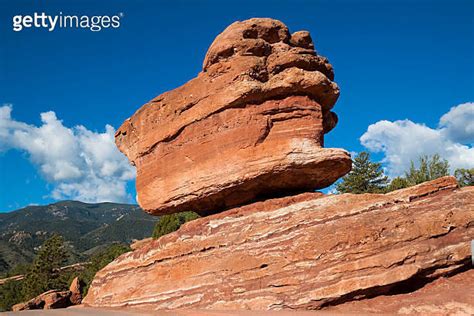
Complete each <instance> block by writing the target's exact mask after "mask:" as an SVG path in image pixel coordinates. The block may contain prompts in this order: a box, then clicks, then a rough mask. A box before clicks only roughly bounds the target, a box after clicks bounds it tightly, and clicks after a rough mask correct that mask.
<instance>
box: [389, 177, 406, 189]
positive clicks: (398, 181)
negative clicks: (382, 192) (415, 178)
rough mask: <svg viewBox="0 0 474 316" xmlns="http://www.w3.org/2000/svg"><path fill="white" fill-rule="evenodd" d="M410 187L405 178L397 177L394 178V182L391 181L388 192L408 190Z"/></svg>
mask: <svg viewBox="0 0 474 316" xmlns="http://www.w3.org/2000/svg"><path fill="white" fill-rule="evenodd" d="M408 186H409V185H408V181H407V179H405V178H403V177H396V178H393V179H392V181H390V184H389V185H388V186H387V189H386V192H391V191H395V190H400V189H403V188H407V187H408Z"/></svg>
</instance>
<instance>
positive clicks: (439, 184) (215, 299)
mask: <svg viewBox="0 0 474 316" xmlns="http://www.w3.org/2000/svg"><path fill="white" fill-rule="evenodd" d="M473 224H474V187H466V188H462V189H459V188H458V187H457V183H456V181H455V179H454V178H452V177H445V178H441V179H438V180H435V181H431V182H427V183H424V184H421V185H418V186H415V187H411V188H408V189H403V190H399V191H395V192H392V193H389V194H361V195H353V194H342V195H329V196H324V195H322V194H320V193H306V194H302V195H297V196H293V197H285V198H280V199H271V200H267V201H264V202H259V203H254V204H251V205H247V206H244V207H241V208H236V209H232V210H229V211H226V212H223V213H220V214H215V215H211V216H208V217H205V218H201V219H198V220H195V221H192V222H189V223H187V224H185V225H184V226H183V227H182V228H181V229H180V230H178V231H177V232H175V233H172V234H169V235H166V236H163V237H162V238H160V239H158V240H154V241H150V242H149V243H147V244H145V245H142V246H141V247H139V248H138V249H136V250H135V251H133V252H129V253H126V254H124V255H122V256H120V257H119V258H118V259H117V260H115V261H114V262H112V263H111V264H109V265H108V266H106V267H105V268H104V269H103V270H101V271H100V272H98V273H97V275H96V277H95V279H94V281H93V282H92V286H91V288H90V289H89V292H88V295H87V297H86V298H85V299H84V301H83V302H84V303H85V304H86V305H89V306H93V307H133V308H144V309H153V310H155V309H156V310H160V309H177V308H194V309H216V310H222V309H253V310H279V309H292V310H293V309H298V310H305V309H321V308H324V307H328V306H333V305H338V304H341V303H346V302H350V301H354V300H361V299H364V298H370V297H373V296H377V295H380V294H390V293H391V291H392V292H393V291H399V290H400V287H402V288H403V287H406V286H409V285H413V284H424V283H426V282H429V281H432V280H434V279H436V278H439V277H441V276H443V275H448V274H452V273H455V272H457V271H459V270H462V269H466V267H467V266H469V265H470V264H471V253H470V240H471V239H472V236H474V225H473Z"/></svg>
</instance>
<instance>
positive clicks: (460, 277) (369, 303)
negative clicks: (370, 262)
mask: <svg viewBox="0 0 474 316" xmlns="http://www.w3.org/2000/svg"><path fill="white" fill-rule="evenodd" d="M473 285H474V269H470V270H468V271H465V272H461V273H458V274H456V275H454V276H452V277H449V278H444V277H442V278H439V279H437V280H435V281H433V282H431V283H428V284H426V285H425V286H423V287H421V288H419V289H417V290H415V291H413V292H409V293H403V294H397V295H381V296H377V297H374V298H371V299H367V300H360V301H353V302H348V303H346V304H341V305H337V306H334V307H331V308H329V309H328V310H329V311H331V312H334V313H336V314H337V313H354V312H357V313H358V314H359V313H363V314H377V315H380V314H390V315H392V314H399V315H430V316H444V315H466V316H467V315H474V289H473ZM401 290H403V289H401Z"/></svg>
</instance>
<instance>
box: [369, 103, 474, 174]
mask: <svg viewBox="0 0 474 316" xmlns="http://www.w3.org/2000/svg"><path fill="white" fill-rule="evenodd" d="M473 111H474V103H464V104H461V105H459V106H457V107H453V108H451V110H450V111H449V112H448V113H446V114H444V115H443V116H442V117H441V119H440V123H439V127H438V128H430V127H428V126H426V125H424V124H419V123H414V122H412V121H410V120H403V121H395V122H390V121H379V122H377V123H375V124H372V125H370V126H369V127H368V129H367V132H365V133H364V134H363V135H362V136H361V138H360V141H361V143H362V145H363V146H365V147H366V148H367V149H369V150H370V151H372V152H382V153H384V155H385V158H384V159H383V162H384V163H385V164H386V168H387V169H386V170H387V172H388V174H389V175H390V176H392V177H394V176H398V175H401V174H403V173H404V172H405V171H406V170H407V169H408V168H409V166H410V162H411V161H412V160H413V161H415V162H416V161H418V158H419V156H420V155H433V154H436V153H438V154H439V155H440V156H441V157H443V158H444V159H447V160H448V161H449V164H450V166H451V170H454V169H456V168H474V148H473V147H472V146H469V145H467V144H472V143H473V140H474V125H473V124H474V112H473Z"/></svg>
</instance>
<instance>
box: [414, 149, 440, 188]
mask: <svg viewBox="0 0 474 316" xmlns="http://www.w3.org/2000/svg"><path fill="white" fill-rule="evenodd" d="M419 162H420V163H419V166H418V168H416V167H415V163H414V162H413V161H412V162H411V166H410V170H409V171H408V172H406V173H405V179H406V181H407V183H408V186H412V185H416V184H420V183H423V182H426V181H430V180H434V179H438V178H441V177H444V176H447V175H449V163H448V161H447V160H446V159H441V157H440V156H439V155H438V154H435V155H433V156H432V157H430V156H421V157H420V158H419Z"/></svg>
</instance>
